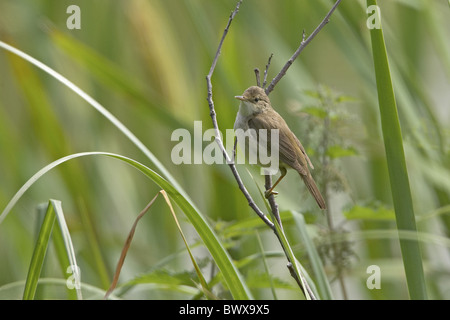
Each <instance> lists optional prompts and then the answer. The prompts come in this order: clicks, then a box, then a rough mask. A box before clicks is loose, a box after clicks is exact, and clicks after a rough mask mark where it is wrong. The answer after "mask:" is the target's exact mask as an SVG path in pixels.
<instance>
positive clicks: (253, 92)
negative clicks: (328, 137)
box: [234, 86, 326, 209]
mask: <svg viewBox="0 0 450 320" xmlns="http://www.w3.org/2000/svg"><path fill="white" fill-rule="evenodd" d="M235 98H236V99H239V100H241V103H240V105H239V111H238V114H237V116H236V121H235V123H234V130H235V131H236V130H237V129H242V130H243V131H244V132H246V131H247V130H249V129H255V131H256V134H257V135H258V132H259V130H260V129H267V132H268V134H270V132H271V130H272V129H279V167H280V171H281V176H280V177H279V178H278V180H277V181H276V182H275V184H274V185H273V186H272V188H270V190H267V191H266V194H265V196H266V198H268V197H269V196H270V195H271V194H275V193H276V192H275V191H273V189H274V188H275V186H276V185H277V184H278V183H279V182H280V181H281V179H283V178H284V176H285V175H286V172H287V171H286V169H287V168H292V169H294V170H296V171H297V172H298V173H299V174H300V177H301V178H302V179H303V182H304V183H305V185H306V187H307V188H308V190H309V192H310V193H311V194H312V195H313V197H314V199H315V200H316V202H317V204H318V205H319V207H320V208H321V209H326V205H325V201H324V199H323V197H322V195H321V194H320V191H319V189H318V188H317V185H316V183H315V181H314V179H313V177H312V176H311V173H310V172H309V169H308V165H309V166H310V167H311V168H312V169H314V167H313V165H312V163H311V161H310V160H309V158H308V155H307V154H306V152H305V149H304V148H303V146H302V144H301V143H300V141H299V140H298V139H297V137H296V136H295V135H294V133H292V131H291V130H290V129H289V127H288V125H287V124H286V122H285V121H284V119H283V118H282V117H281V116H280V115H279V114H278V113H277V112H276V111H275V110H274V109H273V108H272V105H271V104H270V100H269V97H268V96H267V95H266V93H265V92H264V90H263V89H262V88H260V87H256V86H253V87H250V88H248V89H247V90H245V92H244V94H243V95H242V96H236V97H235ZM256 139H258V138H256ZM238 141H239V138H238ZM270 143H271V139H270V138H267V150H268V151H269V152H270V149H271V148H270ZM239 144H241V145H242V142H241V141H239ZM244 146H245V148H246V152H247V153H248V144H247V143H245V144H244Z"/></svg>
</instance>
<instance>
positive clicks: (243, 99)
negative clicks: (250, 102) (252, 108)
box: [235, 96, 245, 101]
mask: <svg viewBox="0 0 450 320" xmlns="http://www.w3.org/2000/svg"><path fill="white" fill-rule="evenodd" d="M235 98H236V99H238V100H241V101H245V98H244V96H235Z"/></svg>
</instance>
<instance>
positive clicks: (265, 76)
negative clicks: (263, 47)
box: [262, 53, 273, 89]
mask: <svg viewBox="0 0 450 320" xmlns="http://www.w3.org/2000/svg"><path fill="white" fill-rule="evenodd" d="M272 57H273V53H271V54H270V57H269V60H268V61H267V64H266V69H265V70H264V80H263V85H262V88H263V89H264V88H265V87H266V84H267V73H268V72H269V67H270V62H271V61H272Z"/></svg>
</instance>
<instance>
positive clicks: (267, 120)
mask: <svg viewBox="0 0 450 320" xmlns="http://www.w3.org/2000/svg"><path fill="white" fill-rule="evenodd" d="M248 125H249V127H250V128H253V129H255V130H256V132H257V134H259V130H260V129H267V141H271V130H272V129H279V155H280V158H279V160H280V162H283V163H284V164H286V165H288V166H290V167H292V168H294V169H296V170H297V171H298V172H299V173H300V174H303V175H306V174H308V169H307V164H306V163H307V160H306V157H305V155H306V153H305V152H304V149H303V146H302V145H301V143H300V141H298V139H297V138H296V137H295V135H294V134H293V133H292V131H291V130H290V129H289V128H288V126H287V124H286V122H285V121H284V119H283V118H282V117H281V116H280V115H279V114H278V113H277V112H276V111H275V110H273V109H269V110H265V111H264V112H263V113H260V114H257V115H255V116H253V117H252V118H251V119H250V120H249V121H248ZM268 151H269V152H272V151H271V149H270V147H269V148H268ZM308 162H309V159H308Z"/></svg>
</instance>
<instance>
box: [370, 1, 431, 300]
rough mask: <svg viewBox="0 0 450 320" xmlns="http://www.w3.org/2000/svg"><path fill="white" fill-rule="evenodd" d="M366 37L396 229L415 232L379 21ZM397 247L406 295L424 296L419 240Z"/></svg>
mask: <svg viewBox="0 0 450 320" xmlns="http://www.w3.org/2000/svg"><path fill="white" fill-rule="evenodd" d="M376 5H377V2H376V0H367V7H368V8H369V7H370V6H376ZM375 14H378V12H377V13H375ZM380 21H381V20H380ZM370 38H371V42H372V53H373V62H374V67H375V77H376V82H377V91H378V100H379V108H380V115H381V125H382V131H383V137H384V146H385V150H386V158H387V164H388V171H389V180H390V184H391V192H392V199H393V202H394V209H395V217H396V221H397V229H398V230H399V231H400V230H408V231H413V232H417V228H416V220H415V216H414V209H413V204H412V197H411V190H410V186H409V178H408V171H407V168H406V161H405V154H404V150H403V139H402V134H401V129H400V122H399V119H398V113H397V104H396V100H395V96H394V89H393V86H392V80H391V74H390V69H389V62H388V57H387V52H386V47H385V42H384V35H383V30H382V27H381V24H380V27H379V28H372V29H371V30H370ZM400 247H401V251H402V257H403V264H404V268H405V274H406V280H407V284H408V291H409V295H410V298H411V299H427V292H426V284H425V276H424V271H423V265H422V256H421V252H420V247H419V243H418V242H417V241H411V240H403V239H400Z"/></svg>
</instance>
